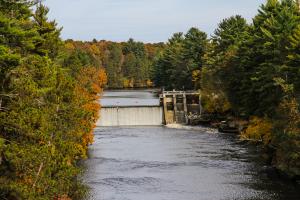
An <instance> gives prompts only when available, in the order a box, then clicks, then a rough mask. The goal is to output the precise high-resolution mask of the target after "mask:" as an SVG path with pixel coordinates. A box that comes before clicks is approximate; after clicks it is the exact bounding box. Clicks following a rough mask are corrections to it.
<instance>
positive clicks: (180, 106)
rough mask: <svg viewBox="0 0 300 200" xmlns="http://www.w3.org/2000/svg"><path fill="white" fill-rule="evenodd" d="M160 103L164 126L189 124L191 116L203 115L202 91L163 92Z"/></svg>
mask: <svg viewBox="0 0 300 200" xmlns="http://www.w3.org/2000/svg"><path fill="white" fill-rule="evenodd" d="M160 101H161V104H162V106H163V111H164V124H188V123H189V116H192V115H193V116H201V114H202V107H201V93H200V91H199V92H196V91H175V90H173V91H163V92H162V94H161V95H160Z"/></svg>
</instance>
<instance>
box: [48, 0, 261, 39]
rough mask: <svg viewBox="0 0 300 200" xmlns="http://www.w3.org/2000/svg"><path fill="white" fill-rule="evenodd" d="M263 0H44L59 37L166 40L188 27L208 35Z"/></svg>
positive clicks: (249, 17)
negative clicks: (223, 20)
mask: <svg viewBox="0 0 300 200" xmlns="http://www.w3.org/2000/svg"><path fill="white" fill-rule="evenodd" d="M264 2H265V0H44V4H46V5H47V6H48V7H49V8H50V13H49V18H50V19H55V20H56V22H57V23H58V25H59V27H63V30H62V38H63V39H74V40H84V41H90V40H92V39H94V38H95V39H97V40H111V41H118V42H120V41H127V40H128V39H129V38H134V39H135V40H137V41H143V42H166V41H167V40H168V38H170V37H171V36H172V35H173V33H176V32H186V31H188V30H189V29H190V28H191V27H197V28H199V29H200V30H202V31H204V32H206V33H207V34H208V35H211V34H212V33H213V32H214V29H215V28H216V27H217V25H218V23H219V22H220V21H221V20H222V19H224V18H227V17H230V16H232V15H236V14H239V15H242V16H243V17H245V18H246V19H247V20H248V22H251V21H252V18H253V17H254V16H255V15H256V14H257V10H258V8H259V6H260V5H261V4H262V3H264Z"/></svg>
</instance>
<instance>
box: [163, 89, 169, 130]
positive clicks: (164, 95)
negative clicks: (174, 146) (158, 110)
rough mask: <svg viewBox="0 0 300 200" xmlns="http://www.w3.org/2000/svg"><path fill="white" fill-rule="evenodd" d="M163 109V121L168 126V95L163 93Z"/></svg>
mask: <svg viewBox="0 0 300 200" xmlns="http://www.w3.org/2000/svg"><path fill="white" fill-rule="evenodd" d="M163 109H164V113H163V115H164V116H163V119H164V122H165V124H167V117H166V115H167V113H168V110H167V98H166V94H165V93H163Z"/></svg>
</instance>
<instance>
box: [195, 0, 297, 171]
mask: <svg viewBox="0 0 300 200" xmlns="http://www.w3.org/2000/svg"><path fill="white" fill-rule="evenodd" d="M299 24H300V12H299V5H298V3H297V2H296V1H293V0H281V1H279V0H268V1H267V2H266V4H264V5H262V6H261V8H260V9H259V13H258V14H257V15H256V17H255V18H254V19H253V23H252V24H251V25H249V26H248V25H247V24H246V21H245V20H244V19H242V18H241V17H240V16H235V17H231V18H228V19H225V20H223V21H222V22H221V23H220V24H219V27H218V29H217V30H216V31H215V35H214V36H213V38H212V42H211V44H210V50H209V52H207V54H206V56H205V58H206V66H205V67H204V69H205V70H203V72H204V73H203V74H202V76H204V77H203V79H202V82H201V83H202V84H201V86H202V89H203V93H204V98H206V99H208V100H206V102H214V101H215V100H214V99H213V98H209V97H210V96H212V95H211V94H214V95H216V96H218V97H219V96H221V97H223V98H221V99H226V100H228V101H229V103H230V104H231V109H232V110H233V111H234V113H235V114H236V115H237V116H240V117H244V118H246V119H248V118H250V116H252V117H251V118H250V122H249V126H248V128H247V129H246V130H245V131H244V132H243V133H242V138H247V139H250V140H253V141H260V142H263V144H264V145H266V146H271V147H272V148H273V149H274V151H275V155H274V157H273V164H274V165H275V166H276V167H277V168H278V169H280V170H282V171H284V172H286V173H288V174H289V175H291V176H297V175H299V174H300V170H299V168H300V164H299V163H300V159H299V158H300V156H299V148H300V143H299V141H300V140H299V139H300V138H299V136H300V131H299V127H300V125H299V119H300V118H299V116H300V115H299V100H300V99H299V94H300V90H299V88H300V87H299V83H300V82H299V77H300V76H299V75H300V74H299V72H300V70H299V64H300V63H299V61H300V60H299V58H300V57H299V53H300V52H299V47H300V46H299V38H300V29H299ZM206 107H208V108H209V106H206ZM216 107H217V106H216Z"/></svg>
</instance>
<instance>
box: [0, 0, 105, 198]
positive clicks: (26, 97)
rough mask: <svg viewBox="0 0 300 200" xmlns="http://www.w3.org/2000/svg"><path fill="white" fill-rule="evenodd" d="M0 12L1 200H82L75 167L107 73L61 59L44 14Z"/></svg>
mask: <svg viewBox="0 0 300 200" xmlns="http://www.w3.org/2000/svg"><path fill="white" fill-rule="evenodd" d="M0 5H1V6H0V24H1V26H0V35H1V39H0V67H1V68H0V198H1V199H29V200H30V199H34V200H36V199H55V198H56V197H57V198H60V197H65V199H68V198H72V199H81V198H82V197H83V196H84V194H85V192H86V189H85V187H84V186H83V185H82V184H81V182H80V181H79V180H77V176H78V175H80V173H81V171H82V169H81V168H80V167H79V165H78V162H79V161H80V160H81V159H83V158H86V156H87V145H88V144H90V143H91V141H92V135H91V132H92V129H93V126H94V123H95V121H96V120H97V117H98V110H99V105H98V104H97V103H96V102H97V100H98V94H99V93H100V92H101V89H100V87H101V86H102V85H103V84H105V74H104V73H103V70H101V69H96V68H94V67H91V66H89V67H88V66H86V65H84V64H83V61H82V60H83V59H82V58H81V57H80V56H78V57H79V58H78V60H76V59H74V60H75V61H74V60H72V59H69V58H72V55H71V54H69V53H68V52H67V51H66V52H61V50H63V49H62V45H61V44H62V43H63V42H62V41H61V40H60V38H59V34H60V29H57V28H56V24H55V22H48V20H47V17H46V15H47V13H48V9H47V8H46V7H44V6H42V5H41V4H38V5H37V8H36V9H35V10H36V12H35V13H32V11H31V10H32V6H33V5H34V4H33V3H31V2H29V1H0ZM59 54H61V56H64V57H65V58H64V59H61V58H60V57H58V55H59ZM73 57H74V58H77V57H76V56H73ZM82 57H84V56H82ZM60 60H68V61H70V62H66V63H64V65H63V66H62V65H61V63H60ZM86 64H90V63H88V61H86ZM91 74H92V75H91ZM79 75H80V79H79V78H78V77H79ZM86 80H88V81H86Z"/></svg>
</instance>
